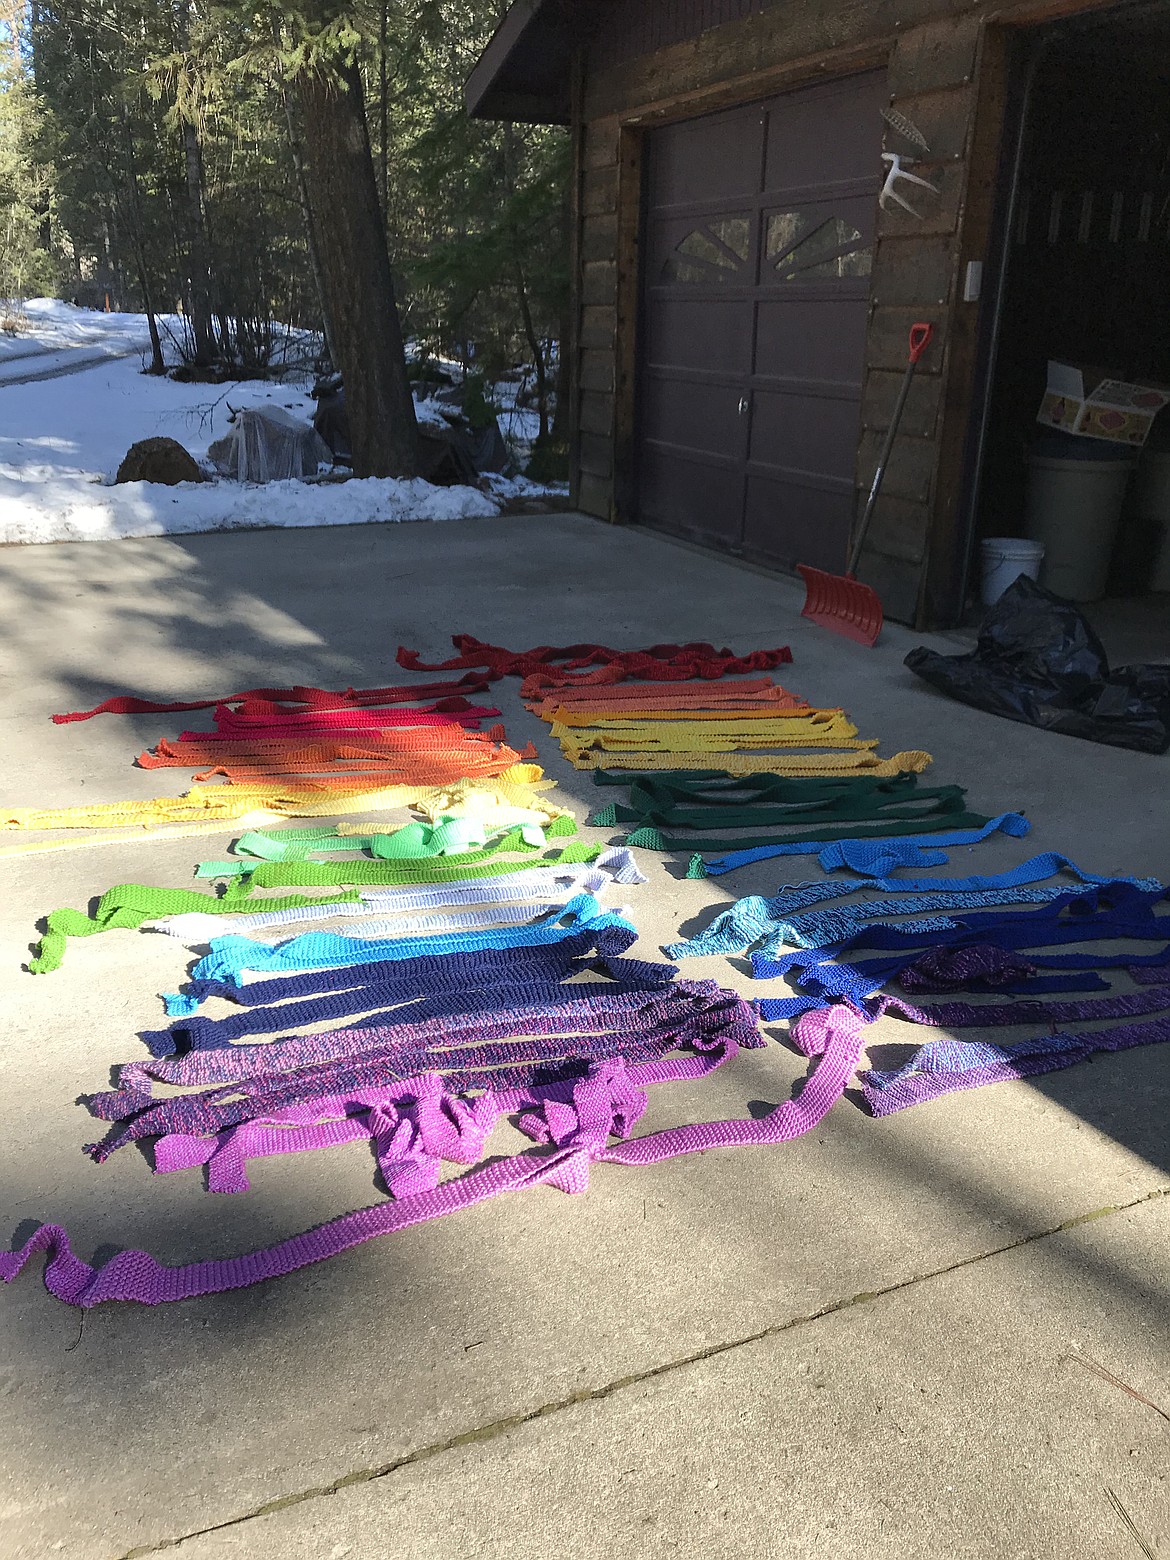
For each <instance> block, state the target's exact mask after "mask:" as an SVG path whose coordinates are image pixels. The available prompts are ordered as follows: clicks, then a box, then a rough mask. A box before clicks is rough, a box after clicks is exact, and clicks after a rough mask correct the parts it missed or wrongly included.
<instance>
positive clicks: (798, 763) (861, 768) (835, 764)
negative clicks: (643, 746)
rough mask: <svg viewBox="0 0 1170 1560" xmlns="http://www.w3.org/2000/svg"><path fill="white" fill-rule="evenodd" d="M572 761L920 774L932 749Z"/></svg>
mask: <svg viewBox="0 0 1170 1560" xmlns="http://www.w3.org/2000/svg"><path fill="white" fill-rule="evenodd" d="M571 762H572V763H573V764H574V766H575V767H576V768H577V769H651V770H671V769H707V770H714V771H715V772H717V773H718V774H725V775H769V774H774V775H813V776H820V775H842V774H845V775H849V774H858V775H873V776H875V777H880V776H883V775H900V774H906V773H907V772H910V773H913V774H921V772H922V771H923V770H924V769H925V768H926V767H927V765H928V764H931V763H933V759H932V758H931V756H930V754H929V753H922V752H918V751H910V752H907V753H895V754H894V756H893V758H879V757H878V756H877V754H876V753H872V752H860V753H836V754H834V753H808V754H804V753H800V754H796V753H785V754H780V753H770V754H769V753H760V754H756V753H730V754H720V755H716V754H713V753H709V752H694V753H596V752H590V753H582V754H581V755H580V756H579V757H578V758H575V759H572V760H571Z"/></svg>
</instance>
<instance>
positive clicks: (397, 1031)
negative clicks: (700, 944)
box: [89, 981, 724, 1121]
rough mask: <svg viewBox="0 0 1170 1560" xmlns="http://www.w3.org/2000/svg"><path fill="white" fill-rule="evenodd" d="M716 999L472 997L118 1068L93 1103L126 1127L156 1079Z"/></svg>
mask: <svg viewBox="0 0 1170 1560" xmlns="http://www.w3.org/2000/svg"><path fill="white" fill-rule="evenodd" d="M715 997H718V999H719V1000H720V1001H721V1002H722V1001H723V1000H724V997H723V993H721V992H719V988H718V987H717V986H716V985H715V984H714V982H712V981H685V982H684V981H679V982H678V983H677V984H676V985H671V986H668V987H665V988H660V989H656V990H653V991H650V992H644V991H643V992H601V993H597V994H595V993H591V992H580V994H578V988H577V987H574V986H567V987H563V988H560V990H559V991H558V993H557V995H556V997H551V996H550V995H549V994H547V993H544V994H542V995H541V997H540V998H539V999H537V1000H529V1001H525V1000H524V998H523V995H522V994H520V993H517V994H513V993H510V992H509V993H506V996H505V1002H504V1004H503V1012H502V1014H500V1015H497V1016H495V1017H489V1016H488V1011H487V1009H486V1007H485V1006H481V1005H480V1004H478V1003H477V1004H476V1006H475V1007H474V1008H469V1007H468V998H467V997H464V998H463V1000H462V1004H461V1005H460V1006H455V1004H454V1002H453V1003H452V1007H451V1011H450V1012H448V1013H446V1014H444V1015H441V1016H438V1017H435V1016H428V1017H425V1018H421V1019H419V1018H414V1017H413V1016H412V1015H411V1013H410V1012H407V1014H406V1015H405V1020H406V1021H405V1022H400V1023H398V1024H383V1023H378V1022H371V1023H369V1024H363V1025H361V1026H360V1027H354V1028H348V1029H339V1030H330V1031H324V1032H322V1033H319V1034H312V1035H293V1036H290V1037H289V1038H288V1039H285V1040H273V1041H270V1042H269V1043H268V1044H264V1045H247V1046H226V1047H215V1048H202V1047H201V1048H198V1049H195V1050H192V1051H189V1052H187V1053H185V1054H184V1055H183V1056H179V1057H173V1058H171V1059H169V1060H167V1059H159V1060H157V1061H154V1062H128V1063H126V1064H125V1065H124V1066H122V1067H120V1068H119V1069H118V1088H117V1089H116V1090H113V1091H112V1092H109V1093H101V1094H95V1095H94V1096H93V1097H92V1098H91V1100H90V1102H89V1104H90V1109H91V1111H92V1112H93V1114H94V1115H95V1116H99V1117H101V1118H102V1119H103V1120H106V1121H121V1120H124V1119H125V1118H126V1117H127V1116H129V1115H130V1114H132V1113H133V1112H134V1111H135V1110H138V1109H141V1108H142V1106H143V1105H145V1104H147V1103H150V1099H151V1090H150V1082H149V1080H150V1079H152V1078H153V1079H155V1080H157V1081H158V1082H160V1083H168V1084H173V1085H178V1086H186V1087H188V1088H192V1087H198V1086H201V1085H205V1084H209V1083H229V1082H238V1081H242V1080H245V1079H254V1078H264V1077H270V1076H271V1075H273V1074H276V1073H281V1072H285V1071H287V1070H289V1069H290V1068H297V1067H305V1066H308V1065H317V1064H320V1063H324V1062H329V1061H333V1060H335V1059H338V1058H352V1057H354V1056H355V1055H358V1054H360V1053H362V1052H373V1051H381V1050H386V1049H389V1048H392V1047H393V1046H395V1045H396V1044H399V1043H408V1042H412V1043H416V1044H418V1045H423V1044H425V1043H427V1042H428V1041H430V1040H432V1039H434V1040H435V1041H437V1042H439V1043H440V1046H439V1048H441V1049H445V1050H452V1049H454V1048H455V1047H457V1046H458V1045H460V1044H472V1043H476V1042H479V1043H482V1042H485V1041H488V1040H496V1039H502V1038H505V1037H508V1036H512V1035H516V1034H517V1033H525V1034H527V1033H530V1032H531V1033H535V1034H542V1033H548V1032H550V1030H552V1029H553V1028H556V1027H558V1026H562V1025H567V1024H571V1023H573V1022H578V1021H581V1022H590V1023H593V1024H595V1025H597V1026H598V1027H597V1030H596V1032H599V1033H600V1032H601V1027H602V1026H603V1025H606V1026H609V1025H612V1024H613V1023H615V1022H624V1023H625V1024H626V1025H627V1026H628V1025H629V1022H630V1020H633V1019H637V1020H638V1021H640V1022H641V1023H642V1024H650V1023H659V1022H663V1021H665V1018H666V1016H667V1015H668V1014H670V1013H672V1012H682V1013H690V1012H693V1011H695V1010H696V1005H698V1006H699V1007H704V1006H706V1005H708V1004H710V1002H711V1001H712V999H713V998H715ZM466 1037H470V1038H469V1039H468V1038H466ZM484 1065H487V1064H486V1063H485V1064H484ZM415 1070H417V1069H415Z"/></svg>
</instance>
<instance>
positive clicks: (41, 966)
mask: <svg viewBox="0 0 1170 1560" xmlns="http://www.w3.org/2000/svg"><path fill="white" fill-rule="evenodd" d="M241 897H242V896H240V895H238V894H237V895H231V896H225V897H224V898H222V899H217V898H215V897H214V896H213V895H211V894H197V893H196V892H195V891H194V890H193V889H189V888H151V887H149V886H148V885H146V884H144V883H119V884H117V885H116V887H114V888H109V889H107V890H106V892H105V893H104V894H103V895H102V897H101V899H99V900H98V906H97V910H96V911H95V912H94V914H93V915H92V916H90V915H85V914H84V913H83V912H82V911H80V910H70V909H64V910H53V911H50V913H49V914H48V915H47V916H46V917H45V934H44V936H43V937H42V938H41V941H40V944H39V945H38V947H37V951H36V955H35V956H34V957H33V958H32V959H30V961H29V965H28V968H29V970H30V972H31V973H32V974H33V975H47V974H48V973H49V972H50V971H51V970H55V969H59V968H60V965H61V961H62V959H63V958H64V957H65V946H66V942H67V940H68V939H69V938H70V937H92V936H93V935H94V933H95V932H112V931H115V930H117V929H119V928H125V929H131V930H132V929H133V928H135V927H138V926H141V925H142V924H143V922H144V921H157V920H158V919H159V918H160V917H162V916H164V915H183V914H186V913H187V912H188V911H192V910H199V911H202V912H203V913H204V914H205V915H228V914H230V913H231V912H233V911H236V910H238V909H239V908H240V899H241ZM359 897H360V896H359V895H358V893H357V892H356V890H355V891H352V892H350V893H342V894H326V895H316V896H313V895H305V894H286V895H285V896H284V898H282V899H264V900H259V901H257V902H256V905H254V906H253V908H257V907H258V906H262V907H263V908H264V909H265V910H293V909H298V908H300V906H302V905H330V904H339V903H341V902H343V901H348V902H352V901H355V900H357V899H358V898H359Z"/></svg>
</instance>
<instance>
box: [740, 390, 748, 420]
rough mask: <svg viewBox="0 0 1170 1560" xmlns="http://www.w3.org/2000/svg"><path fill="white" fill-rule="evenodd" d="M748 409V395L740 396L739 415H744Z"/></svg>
mask: <svg viewBox="0 0 1170 1560" xmlns="http://www.w3.org/2000/svg"><path fill="white" fill-rule="evenodd" d="M747 409H748V398H747V396H746V395H741V396H740V398H739V415H740V416H741V417H742V416H743V414H744V413H745V412H746V411H747Z"/></svg>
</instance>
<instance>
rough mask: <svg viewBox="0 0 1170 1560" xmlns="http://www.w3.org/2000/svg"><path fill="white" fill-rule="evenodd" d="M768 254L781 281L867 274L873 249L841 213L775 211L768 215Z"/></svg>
mask: <svg viewBox="0 0 1170 1560" xmlns="http://www.w3.org/2000/svg"><path fill="white" fill-rule="evenodd" d="M766 253H767V258H768V260H769V262H770V264H771V265H772V266H773V268H774V269H775V271H776V274H777V275H778V276H779V278H780V280H781V281H784V282H791V281H795V280H797V279H799V280H801V281H806V280H807V281H814V280H817V281H819V280H824V279H825V278H832V277H837V278H843V277H853V276H868V275H869V274H870V271H871V270H872V268H873V251H872V249H871V248H870V246H869V245H867V244H866V243H865V240H864V239H863V238H862V236H861V234H860V233H859V232H858V230H857V229H856V228H855V227H854V225H853V224H852V222H849V221H847V220H846V219H845V218H844V217H820V216H811V217H810V216H809V215H808V214H807V213H806V212H803V211H777V212H773V213H772V215H771V216H770V217H769V218H768V236H767V249H766Z"/></svg>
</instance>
